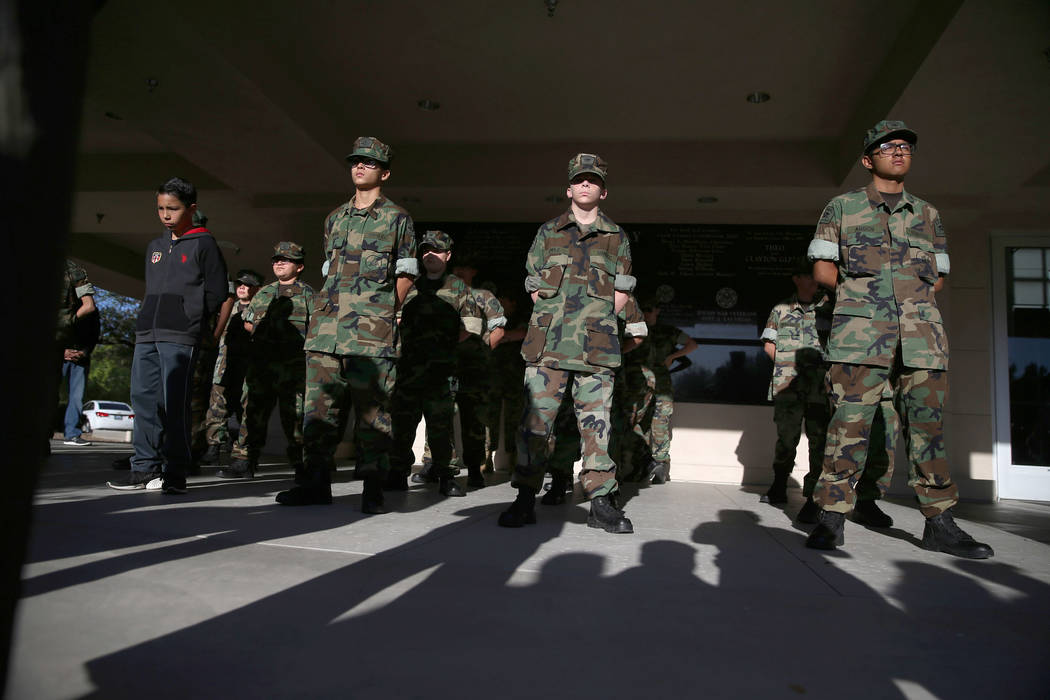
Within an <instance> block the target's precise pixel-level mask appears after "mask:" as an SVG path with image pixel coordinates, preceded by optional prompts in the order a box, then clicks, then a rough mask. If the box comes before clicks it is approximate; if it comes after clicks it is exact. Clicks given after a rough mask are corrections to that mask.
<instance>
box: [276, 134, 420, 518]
mask: <svg viewBox="0 0 1050 700" xmlns="http://www.w3.org/2000/svg"><path fill="white" fill-rule="evenodd" d="M390 157H391V153H390V147H389V146H387V145H386V144H385V143H383V142H381V141H380V140H379V139H377V138H374V137H371V136H363V137H361V138H359V139H357V140H356V141H355V142H354V150H353V151H352V152H351V153H350V155H348V156H347V160H348V161H349V162H350V173H351V177H352V178H353V181H354V187H355V190H356V191H355V193H354V196H353V198H351V200H350V201H349V202H347V203H346V204H343V205H342V206H340V207H338V208H337V209H335V210H334V211H333V212H332V213H331V214H329V215H328V217H327V218H326V219H325V222H324V256H325V262H324V264H323V265H322V266H321V274H322V276H323V277H324V284H323V286H322V287H321V291H320V292H318V294H317V296H316V297H315V299H314V306H313V308H312V309H310V323H309V325H308V326H307V331H306V342H305V344H304V346H303V347H304V350H305V351H306V396H305V399H304V408H303V412H304V415H303V440H304V453H305V454H304V458H303V461H304V474H303V483H302V484H300V485H299V486H296V487H295V488H293V489H291V490H289V491H282V492H281V493H279V494H277V502H278V503H280V504H282V505H314V504H328V503H331V502H332V485H331V469H332V468H333V467H334V466H335V448H336V446H337V445H338V444H339V440H340V438H341V436H342V432H343V429H344V428H345V426H346V423H347V414H346V411H347V410H349V409H350V408H351V405H352V406H353V408H354V413H355V417H356V424H357V430H356V431H355V443H356V448H357V465H356V471H357V475H358V476H359V477H361V478H362V479H363V480H364V494H363V497H362V506H361V509H362V511H364V512H366V513H384V512H386V509H385V508H384V506H383V480H384V479H385V477H386V473H387V471H388V470H389V467H390V456H389V451H390V446H391V428H390V414H389V413H388V403H389V398H390V392H391V390H392V389H393V386H394V371H395V370H394V363H395V362H396V360H397V354H398V331H397V323H396V314H397V310H398V308H399V307H400V306H401V302H403V301H404V299H405V295H406V294H408V290H409V288H410V287H411V286H412V280H413V278H415V276H416V275H417V274H418V272H419V263H418V261H417V260H416V234H415V230H414V228H413V226H412V217H411V216H409V214H408V212H407V211H405V210H404V209H402V208H401V207H399V206H397V205H396V204H394V203H393V202H391V201H390V200H389V199H387V198H386V197H384V196H383V194H382V191H381V187H382V183H384V182H386V181H387V180H388V179H389V178H390Z"/></svg>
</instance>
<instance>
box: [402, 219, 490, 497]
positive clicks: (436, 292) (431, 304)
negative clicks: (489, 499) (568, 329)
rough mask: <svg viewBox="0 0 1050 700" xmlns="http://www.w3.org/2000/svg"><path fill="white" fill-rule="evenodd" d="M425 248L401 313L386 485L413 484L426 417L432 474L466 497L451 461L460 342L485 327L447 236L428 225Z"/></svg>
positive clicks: (446, 491)
mask: <svg viewBox="0 0 1050 700" xmlns="http://www.w3.org/2000/svg"><path fill="white" fill-rule="evenodd" d="M419 249H420V252H421V253H422V257H423V267H424V269H425V273H424V274H422V275H420V276H419V278H418V279H416V281H415V287H414V289H412V290H411V291H410V292H409V293H408V297H407V298H406V299H405V305H404V308H403V309H402V312H401V323H400V331H401V337H402V345H401V359H400V360H399V361H398V364H397V383H396V384H395V386H394V395H393V399H392V400H391V407H390V417H391V420H392V421H393V433H394V449H393V451H392V454H391V459H390V461H391V468H390V475H389V478H388V481H387V488H390V489H395V490H404V489H407V488H408V473H409V471H410V470H411V468H412V464H413V462H414V461H415V458H414V457H413V455H412V442H413V440H414V439H415V436H416V428H417V427H418V426H419V419H420V418H423V419H424V420H425V421H426V432H427V440H428V441H429V443H430V449H431V458H432V460H433V462H432V466H431V474H432V475H433V476H435V477H436V478H437V480H438V481H439V482H440V485H439V490H440V492H441V493H442V494H443V495H445V496H463V495H465V493H464V491H463V489H462V488H460V486H459V485H458V484H457V483H456V481H455V479H454V478H453V470H452V468H451V467H450V462H451V460H452V442H453V402H454V401H455V391H456V389H455V384H456V358H457V349H458V346H460V345H463V344H464V343H467V342H470V340H469V339H470V338H471V337H474V338H478V336H479V334H480V333H481V329H482V325H481V323H482V322H481V315H480V313H479V312H478V308H477V305H476V304H475V303H474V298H473V296H471V294H470V289H469V288H468V287H467V285H466V284H465V283H464V282H463V280H461V279H459V278H458V277H456V276H455V275H452V274H449V273H447V272H446V266H447V264H448V259H449V257H450V256H451V255H452V239H451V238H449V236H448V234H447V233H445V232H443V231H427V232H426V235H424V236H423V240H422V242H420V244H419ZM478 342H480V338H479V339H478ZM470 476H471V480H472V482H476V480H477V479H480V478H481V460H477V462H476V463H474V464H472V465H471V467H470ZM481 485H482V486H484V481H482V483H481Z"/></svg>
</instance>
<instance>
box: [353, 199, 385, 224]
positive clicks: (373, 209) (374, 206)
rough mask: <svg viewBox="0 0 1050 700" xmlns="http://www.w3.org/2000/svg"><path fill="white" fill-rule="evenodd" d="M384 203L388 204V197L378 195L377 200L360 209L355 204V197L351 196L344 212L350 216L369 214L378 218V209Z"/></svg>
mask: <svg viewBox="0 0 1050 700" xmlns="http://www.w3.org/2000/svg"><path fill="white" fill-rule="evenodd" d="M355 197H356V195H355ZM384 204H386V197H384V196H383V195H379V196H378V197H376V201H374V202H372V203H371V204H370V205H368V206H367V207H365V208H364V209H358V208H357V207H355V206H354V199H353V198H351V199H350V201H349V202H347V203H346V210H345V211H344V212H343V213H344V214H347V215H350V216H369V217H371V218H373V219H378V218H379V211H378V210H379V208H380V207H382V206H383V205H384Z"/></svg>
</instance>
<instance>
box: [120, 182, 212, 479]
mask: <svg viewBox="0 0 1050 700" xmlns="http://www.w3.org/2000/svg"><path fill="white" fill-rule="evenodd" d="M196 209H197V190H196V189H195V188H194V187H193V185H192V184H190V183H189V182H187V181H186V180H183V179H181V178H177V177H173V178H172V179H170V180H168V181H167V182H165V183H164V184H163V185H161V186H160V187H159V188H158V189H157V215H158V217H159V218H160V221H161V223H162V224H163V225H164V227H165V228H166V229H167V231H166V233H165V234H164V235H162V236H161V237H159V238H157V239H155V240H153V241H152V242H151V243H150V244H149V245H148V246H147V247H146V261H145V266H146V274H145V278H146V294H145V297H144V298H143V300H142V308H141V310H140V311H139V317H138V323H137V325H136V330H135V354H134V359H133V360H132V365H131V406H132V408H133V409H134V411H135V429H134V432H133V437H132V443H133V445H134V447H135V455H134V456H133V457H132V458H131V472H130V473H129V474H128V477H127V479H126V480H124V481H121V482H110V483H109V485H110V486H111V487H112V488H115V489H117V490H119V491H133V490H139V489H149V490H156V489H159V490H162V491H163V492H164V493H172V494H178V493H186V472H187V470H188V469H189V467H190V464H191V459H192V458H191V454H190V405H189V398H190V384H191V380H192V377H193V362H194V359H195V353H196V348H197V345H198V344H199V343H200V340H201V336H202V334H203V333H204V331H205V330H206V326H207V324H206V323H205V319H207V318H208V317H209V316H211V315H212V314H214V313H216V312H217V311H218V310H219V307H220V306H221V305H222V303H223V301H225V300H226V292H227V289H228V287H227V283H226V261H225V260H224V259H223V257H222V252H221V251H220V250H219V247H218V245H216V243H215V239H214V238H212V236H211V234H210V233H209V232H208V230H207V229H206V228H203V227H194V225H193V212H194V211H196Z"/></svg>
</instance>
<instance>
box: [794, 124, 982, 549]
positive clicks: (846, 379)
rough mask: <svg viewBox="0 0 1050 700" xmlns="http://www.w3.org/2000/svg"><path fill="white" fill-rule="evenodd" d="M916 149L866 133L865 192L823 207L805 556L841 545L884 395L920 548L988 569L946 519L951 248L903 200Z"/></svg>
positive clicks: (816, 255) (954, 491)
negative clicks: (826, 408)
mask: <svg viewBox="0 0 1050 700" xmlns="http://www.w3.org/2000/svg"><path fill="white" fill-rule="evenodd" d="M918 138H919V137H918V135H917V134H916V133H915V132H914V131H913V130H911V129H909V128H908V127H907V125H905V123H904V122H901V121H880V122H879V123H878V124H876V125H875V126H873V127H872V128H871V129H869V130H868V132H867V134H865V137H864V147H863V149H862V151H861V153H862V155H861V164H862V165H863V166H864V167H865V169H867V170H868V172H869V174H870V177H871V180H870V182H869V184H868V186H867V187H864V188H861V189H857V190H854V191H852V192H847V193H846V194H843V195H839V196H838V197H835V198H834V199H832V200H831V201H830V202H828V204H827V206H826V207H824V211H823V213H822V214H821V216H820V220H819V221H818V222H817V229H816V232H815V233H814V235H813V240H812V241H811V242H810V245H809V250H808V254H809V258H810V260H812V261H813V278H814V279H815V280H816V281H817V283H818V284H820V285H821V286H822V287H825V288H826V289H829V290H834V291H835V309H834V315H833V318H832V322H831V333H830V337H829V339H828V359H829V361H830V363H831V366H830V368H829V369H828V374H827V386H828V388H829V398H830V401H831V422H830V423H829V425H828V435H827V446H826V448H825V450H824V466H823V472H822V474H821V476H820V480H819V481H818V482H817V486H816V488H815V489H814V492H813V500H814V501H815V502H816V503H817V505H819V506H820V508H821V512H820V515H819V523H818V524H817V527H816V528H814V530H813V532H811V533H810V535H809V538H808V539H807V540H806V546H807V547H812V548H814V549H835V548H836V547H838V546H840V545H842V543H843V540H844V537H843V527H844V523H845V519H846V515H847V514H848V513H849V512H850V511H851V510H853V507H854V503H855V502H856V499H857V494H856V490H855V485H856V484H857V482H858V480H859V476H860V472H861V471H863V469H864V467H865V462H866V457H867V452H868V443H869V440H870V433H871V425H872V421H873V419H874V416H875V413H876V410H877V409H878V406H879V403H880V401H881V400H882V397H883V394H884V393H885V390H886V388H887V387H888V388H889V389H890V390H891V391H892V392H893V396H894V401H895V403H896V406H897V413H898V414H899V415H900V421H901V428H902V431H903V433H904V442H905V445H906V446H907V451H908V457H909V459H910V461H911V470H910V475H909V477H910V478H909V479H908V483H909V485H911V486H912V487H913V488H914V489H915V495H916V497H917V498H918V501H919V509H920V511H921V512H922V514H923V515H924V516H925V518H926V526H925V528H924V530H923V535H922V546H923V547H924V548H925V549H929V550H933V551H941V552H947V553H948V554H952V555H954V556H959V557H966V558H969V559H987V558H989V557H991V556H993V551H992V548H991V547H989V546H988V545H987V544H984V543H982V542H977V541H976V540H974V539H973V537H971V536H970V535H968V534H967V533H966V532H965V531H963V530H962V528H960V527H959V526H958V525H957V524H956V523H955V519H954V517H953V515H952V508H953V507H954V506H955V504H956V503H958V501H959V491H958V487H957V486H956V485H955V483H954V482H953V481H952V478H951V474H950V471H949V469H948V459H947V455H946V453H945V449H944V434H943V424H942V412H943V410H944V402H945V399H946V397H947V394H948V339H947V336H946V335H945V332H944V325H943V321H942V319H941V313H940V310H939V309H938V308H937V299H936V296H935V294H936V292H937V291H938V290H940V289H941V287H942V286H943V285H944V277H945V276H946V275H947V274H948V272H949V271H950V262H949V258H948V238H947V234H946V233H945V231H944V225H943V224H942V223H941V218H940V214H939V213H938V211H937V209H936V208H934V207H933V205H931V204H930V203H929V202H926V201H924V200H922V199H920V198H918V197H916V196H915V195H913V194H911V193H910V192H907V191H905V189H904V178H905V177H906V176H907V174H908V171H909V170H910V169H911V164H912V160H913V157H914V155H915V145H916V143H917V142H918Z"/></svg>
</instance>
